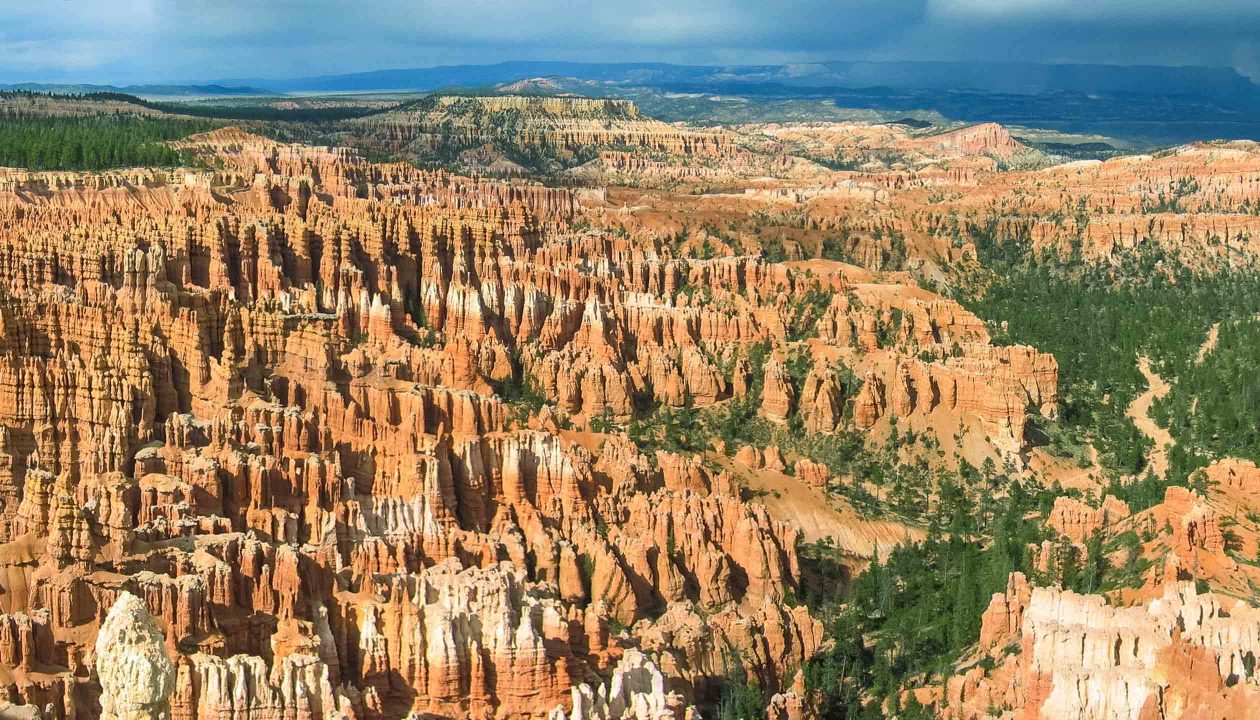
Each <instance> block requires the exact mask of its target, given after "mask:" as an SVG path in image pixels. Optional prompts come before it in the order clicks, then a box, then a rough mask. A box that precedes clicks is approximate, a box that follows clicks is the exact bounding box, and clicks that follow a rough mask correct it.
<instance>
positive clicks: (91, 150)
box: [0, 115, 220, 170]
mask: <svg viewBox="0 0 1260 720" xmlns="http://www.w3.org/2000/svg"><path fill="white" fill-rule="evenodd" d="M219 125H220V124H219V123H214V122H210V121H206V120H183V119H167V118H147V117H137V116H130V115H116V116H115V115H102V116H97V117H46V118H12V119H5V120H4V122H0V165H2V166H6V167H22V168H28V169H30V170H109V169H113V168H121V167H134V166H175V165H180V164H186V163H187V162H188V161H189V158H188V157H187V156H186V154H185V153H181V152H180V151H179V150H176V149H175V148H172V147H171V146H169V145H167V144H166V143H167V142H168V141H171V140H179V139H182V138H185V137H188V136H189V135H193V134H195V133H199V132H205V131H207V130H212V129H214V128H216V127H218V126H219Z"/></svg>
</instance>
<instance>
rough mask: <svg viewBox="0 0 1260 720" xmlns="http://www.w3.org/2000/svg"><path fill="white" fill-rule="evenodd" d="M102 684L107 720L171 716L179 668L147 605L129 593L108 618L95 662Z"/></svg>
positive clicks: (104, 719)
mask: <svg viewBox="0 0 1260 720" xmlns="http://www.w3.org/2000/svg"><path fill="white" fill-rule="evenodd" d="M93 665H94V667H95V668H96V675H97V677H98V678H99V679H100V683H101V718H102V720H162V719H163V718H168V717H170V712H171V703H170V698H171V692H172V691H173V690H174V689H175V666H174V664H172V663H171V659H170V657H168V656H167V654H166V647H165V638H164V637H163V635H162V631H161V630H160V629H159V628H158V626H157V623H155V622H154V621H153V616H152V615H150V614H149V611H148V610H147V609H146V608H145V605H144V602H143V601H141V600H140V599H139V598H137V597H136V596H135V595H132V594H131V593H129V592H123V593H122V594H121V595H119V596H118V600H116V601H115V602H114V605H113V606H112V607H111V608H110V609H109V613H107V614H106V615H105V622H103V623H101V629H100V632H99V633H98V634H97V637H96V657H95V658H94V662H93Z"/></svg>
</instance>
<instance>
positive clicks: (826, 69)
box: [218, 62, 1260, 109]
mask: <svg viewBox="0 0 1260 720" xmlns="http://www.w3.org/2000/svg"><path fill="white" fill-rule="evenodd" d="M544 76H563V77H571V78H577V79H579V80H594V81H600V82H606V83H616V84H620V85H643V86H663V85H673V84H688V85H693V86H703V87H709V88H711V89H713V90H715V91H716V90H722V89H724V88H725V89H727V90H734V89H738V88H739V87H740V86H743V85H747V84H754V85H765V84H771V85H776V86H782V87H787V88H801V89H805V88H813V89H821V88H844V89H874V88H887V89H892V90H933V91H971V92H985V93H1002V94H1016V95H1041V94H1046V93H1056V92H1070V93H1107V94H1116V93H1133V94H1139V95H1160V96H1177V95H1187V96H1196V97H1201V98H1210V99H1212V100H1215V101H1217V102H1223V103H1228V104H1229V105H1230V106H1231V107H1238V108H1239V109H1242V108H1247V109H1256V108H1260V86H1257V85H1256V84H1254V83H1252V82H1251V81H1250V80H1248V79H1247V78H1246V77H1245V76H1243V75H1241V74H1239V73H1238V72H1237V71H1236V70H1234V69H1233V68H1216V67H1194V66H1182V67H1171V66H1151V65H1141V66H1123V65H1042V64H1037V63H974V62H826V63H810V64H793V65H734V66H706V65H669V64H665V63H571V62H506V63H499V64H497V65H450V66H442V67H430V68H410V69H390V70H374V71H371V72H361V73H350V74H345V75H322V76H316V77H304V78H291V79H271V80H265V79H239V80H223V81H220V82H219V83H218V84H219V85H226V86H247V87H252V88H267V89H269V90H273V91H277V92H286V93H288V92H364V91H373V90H416V91H425V90H436V89H441V88H450V87H463V88H476V87H485V86H489V85H495V84H499V83H507V82H513V81H517V80H523V79H526V78H536V77H544Z"/></svg>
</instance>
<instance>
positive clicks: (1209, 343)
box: [1194, 323, 1221, 365]
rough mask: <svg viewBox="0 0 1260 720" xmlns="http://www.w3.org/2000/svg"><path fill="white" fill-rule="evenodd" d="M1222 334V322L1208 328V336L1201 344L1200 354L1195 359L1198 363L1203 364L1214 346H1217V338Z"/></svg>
mask: <svg viewBox="0 0 1260 720" xmlns="http://www.w3.org/2000/svg"><path fill="white" fill-rule="evenodd" d="M1220 335H1221V324H1220V323H1216V324H1215V325H1213V326H1212V327H1211V328H1209V329H1208V334H1207V338H1206V339H1204V341H1203V344H1202V345H1200V346H1199V354H1198V355H1196V356H1195V357H1194V361H1195V362H1196V363H1198V364H1200V365H1202V364H1203V359H1204V358H1206V357H1207V354H1208V353H1210V352H1212V348H1214V347H1216V339H1217V338H1218V337H1220Z"/></svg>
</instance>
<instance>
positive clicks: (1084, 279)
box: [959, 228, 1260, 504]
mask: <svg viewBox="0 0 1260 720" xmlns="http://www.w3.org/2000/svg"><path fill="white" fill-rule="evenodd" d="M973 237H974V238H975V239H976V245H977V249H978V251H979V255H980V257H979V259H980V262H981V264H982V265H983V266H984V267H985V268H987V270H985V271H981V277H980V278H978V279H977V280H978V281H976V282H973V283H972V284H971V285H970V286H969V289H968V291H966V292H964V293H963V294H962V296H961V297H960V298H959V299H960V300H961V301H962V302H963V304H964V305H965V306H966V307H967V308H968V309H970V310H972V311H973V312H975V313H976V314H977V315H979V316H980V317H981V318H983V319H985V320H986V321H987V323H988V325H989V328H990V331H991V332H992V334H993V336H994V339H995V340H996V341H999V342H1004V343H1020V344H1027V345H1032V346H1034V347H1036V348H1038V349H1040V350H1043V351H1047V352H1050V353H1053V354H1054V356H1055V358H1056V359H1057V360H1058V362H1059V383H1060V385H1059V394H1060V415H1059V418H1058V420H1057V423H1043V426H1044V427H1042V428H1041V432H1043V433H1044V434H1045V435H1046V439H1049V440H1051V441H1053V442H1052V444H1054V445H1057V447H1056V448H1055V449H1056V450H1058V451H1059V452H1060V454H1063V455H1072V454H1075V453H1074V451H1079V449H1080V447H1081V446H1083V445H1084V444H1085V443H1092V444H1093V445H1094V447H1095V448H1097V449H1098V451H1099V455H1100V458H1099V460H1100V463H1101V464H1102V465H1103V467H1104V468H1105V469H1106V470H1108V471H1110V472H1111V473H1112V474H1113V476H1118V475H1120V474H1139V475H1140V474H1141V473H1143V472H1144V471H1145V469H1146V460H1145V456H1146V452H1147V450H1148V448H1149V446H1150V441H1149V440H1148V439H1147V438H1146V437H1145V436H1143V435H1142V434H1141V433H1140V432H1139V431H1138V430H1137V428H1136V427H1135V426H1134V425H1133V423H1132V422H1131V421H1130V420H1129V419H1128V418H1127V417H1126V416H1125V411H1126V409H1127V408H1128V406H1129V404H1130V403H1131V402H1132V401H1133V399H1134V398H1135V397H1136V396H1137V395H1138V394H1139V393H1141V392H1143V391H1144V390H1145V389H1146V380H1145V378H1144V377H1143V376H1142V374H1141V372H1140V371H1139V370H1138V369H1137V360H1138V358H1139V356H1146V357H1148V358H1149V359H1150V360H1151V363H1152V366H1153V368H1154V369H1155V371H1156V372H1157V373H1158V374H1159V375H1160V376H1161V377H1163V378H1165V379H1166V380H1168V381H1169V382H1171V383H1173V390H1172V392H1171V394H1170V397H1169V398H1168V399H1166V400H1165V401H1164V402H1162V403H1160V404H1158V405H1157V412H1158V413H1161V414H1160V415H1157V420H1159V421H1160V422H1161V423H1162V424H1164V426H1165V427H1168V428H1169V429H1170V431H1171V432H1172V434H1173V436H1174V437H1175V438H1176V439H1177V440H1178V448H1179V449H1176V450H1174V452H1173V453H1172V457H1171V460H1172V468H1171V472H1170V474H1169V481H1170V482H1175V483H1177V484H1184V483H1185V482H1186V478H1187V476H1188V475H1189V473H1190V472H1191V471H1193V470H1194V469H1195V468H1196V467H1201V466H1203V465H1205V464H1207V462H1208V461H1209V460H1210V459H1211V457H1215V456H1218V455H1223V454H1235V455H1241V456H1244V457H1252V456H1254V455H1255V454H1256V452H1257V441H1256V436H1255V434H1254V432H1250V433H1248V432H1247V431H1246V429H1245V427H1244V426H1245V422H1244V420H1243V418H1245V417H1246V415H1245V414H1244V413H1245V410H1243V409H1242V408H1243V407H1244V405H1243V404H1241V403H1238V404H1234V405H1231V403H1236V402H1237V400H1236V399H1231V398H1228V397H1227V395H1228V394H1229V393H1231V392H1232V391H1233V390H1234V389H1236V388H1237V387H1238V386H1239V385H1240V384H1241V385H1246V384H1247V383H1245V382H1241V380H1242V378H1244V377H1246V375H1236V376H1235V378H1234V379H1233V380H1231V381H1228V382H1227V381H1226V380H1227V378H1226V373H1230V372H1233V373H1242V372H1243V368H1245V367H1252V368H1254V367H1255V366H1256V365H1255V364H1254V361H1255V359H1256V358H1255V357H1254V355H1253V356H1252V357H1250V358H1248V357H1247V356H1248V355H1249V354H1251V353H1253V352H1254V351H1251V352H1249V351H1247V350H1245V349H1244V348H1243V347H1242V346H1243V345H1245V343H1246V339H1247V338H1248V337H1251V338H1254V337H1255V336H1254V335H1251V334H1249V332H1251V333H1254V332H1256V330H1255V328H1254V325H1255V323H1254V321H1250V325H1248V322H1245V321H1246V320H1247V319H1251V318H1254V317H1255V316H1256V314H1257V313H1260V274H1258V273H1257V272H1256V270H1255V269H1254V268H1250V267H1242V268H1227V267H1190V266H1189V265H1188V264H1186V263H1183V262H1181V261H1179V260H1178V259H1177V258H1176V257H1173V256H1170V255H1168V254H1166V253H1164V252H1162V251H1161V250H1159V249H1158V248H1157V247H1155V246H1154V243H1148V244H1145V245H1141V246H1139V247H1138V248H1136V249H1134V250H1131V251H1127V252H1125V253H1123V254H1121V255H1119V256H1118V257H1117V258H1116V259H1115V262H1114V263H1091V262H1086V261H1082V260H1081V259H1080V258H1079V257H1067V258H1064V257H1059V256H1057V255H1050V254H1042V255H1037V254H1036V253H1034V252H1032V250H1031V248H1030V247H1028V245H1027V243H1026V241H1022V240H1020V239H1018V238H1016V239H1008V240H1006V241H998V240H996V239H995V238H994V235H993V234H992V233H991V232H989V231H988V230H987V229H985V228H977V229H975V231H973ZM1218 322H1219V323H1222V327H1223V329H1222V332H1221V342H1220V345H1219V348H1220V350H1219V352H1214V353H1212V354H1210V355H1209V356H1208V357H1207V358H1206V361H1205V362H1204V363H1203V364H1202V365H1200V364H1198V363H1196V358H1197V355H1198V352H1199V348H1200V346H1201V345H1202V344H1203V342H1204V340H1205V339H1206V337H1207V334H1208V331H1209V330H1210V328H1211V327H1212V326H1213V325H1214V324H1215V323H1218ZM1248 327H1252V329H1251V330H1250V331H1248V329H1247V328H1248ZM1248 362H1250V363H1252V364H1250V365H1249V366H1248V365H1246V364H1245V363H1248ZM1247 392H1250V391H1249V390H1248V391H1247ZM1200 395H1202V397H1201V398H1200V399H1199V405H1198V408H1197V411H1196V412H1195V413H1193V414H1192V413H1191V405H1192V404H1193V403H1194V398H1195V397H1199V396H1200ZM1192 415H1193V417H1192ZM1211 437H1214V438H1215V440H1212V441H1210V442H1208V441H1204V440H1203V438H1211ZM1186 447H1195V448H1201V449H1202V448H1205V449H1208V450H1210V451H1211V452H1212V454H1211V455H1207V454H1203V453H1197V454H1192V453H1190V452H1187V451H1185V449H1184V448H1186ZM1160 494H1161V495H1162V493H1160ZM1143 504H1145V503H1143Z"/></svg>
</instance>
